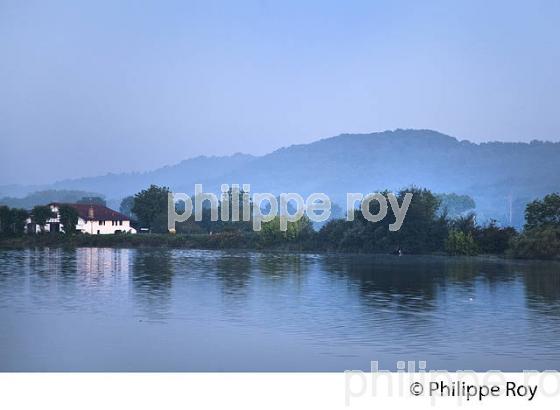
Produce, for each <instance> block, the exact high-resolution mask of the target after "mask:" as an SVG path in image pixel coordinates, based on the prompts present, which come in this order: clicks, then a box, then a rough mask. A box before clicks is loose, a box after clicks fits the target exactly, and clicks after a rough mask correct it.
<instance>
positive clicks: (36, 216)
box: [31, 205, 56, 232]
mask: <svg viewBox="0 0 560 410" xmlns="http://www.w3.org/2000/svg"><path fill="white" fill-rule="evenodd" d="M55 216H56V215H55V214H54V213H53V211H52V210H51V207H50V206H48V205H37V206H34V207H33V209H32V210H31V221H32V222H33V223H35V224H37V225H39V227H40V228H41V232H45V224H46V223H47V221H48V220H49V219H51V218H54V217H55Z"/></svg>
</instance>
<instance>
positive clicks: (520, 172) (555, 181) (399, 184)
mask: <svg viewBox="0 0 560 410" xmlns="http://www.w3.org/2000/svg"><path fill="white" fill-rule="evenodd" d="M152 183H153V184H158V185H167V186H169V187H171V188H172V189H173V190H175V191H178V192H187V193H191V192H192V191H193V188H194V184H195V183H202V184H204V188H205V190H208V191H209V190H213V191H217V190H218V189H219V186H220V184H222V183H239V184H242V183H250V184H251V190H252V192H257V191H260V192H265V191H266V192H269V191H270V192H273V193H280V192H290V191H292V192H299V193H301V194H309V193H311V192H325V193H327V194H329V195H331V197H332V198H333V200H334V201H335V202H338V203H340V204H341V205H344V201H345V199H344V198H345V194H346V192H364V193H367V192H372V191H377V190H381V189H391V190H396V189H400V188H403V187H406V186H409V185H417V186H422V187H427V188H429V189H431V190H432V191H434V192H438V193H449V192H454V193H457V194H468V195H470V196H471V197H473V198H474V200H475V201H476V204H477V212H478V214H479V217H480V218H481V219H482V220H485V219H488V218H496V219H498V220H500V221H502V222H504V223H507V222H509V219H510V204H511V214H512V217H513V220H512V222H513V224H514V225H517V226H519V225H520V224H521V223H522V221H523V209H524V205H525V203H526V202H528V201H529V200H532V199H534V198H536V197H540V196H543V195H544V194H546V193H549V192H553V191H559V190H560V143H551V142H540V141H533V142H531V143H503V142H489V143H482V144H474V143H471V142H468V141H459V140H457V139H456V138H453V137H451V136H448V135H444V134H441V133H438V132H435V131H430V130H395V131H385V132H380V133H372V134H343V135H339V136H336V137H332V138H327V139H323V140H320V141H317V142H314V143H311V144H304V145H294V146H290V147H287V148H282V149H279V150H277V151H274V152H272V153H270V154H267V155H264V156H261V157H254V156H250V155H244V154H236V155H233V156H229V157H197V158H193V159H189V160H185V161H182V162H180V163H178V164H176V165H172V166H168V167H164V168H160V169H156V170H154V171H150V172H145V173H129V174H109V175H106V176H101V177H95V178H82V179H74V180H65V181H60V182H57V183H55V184H52V185H49V186H48V187H47V188H48V189H75V190H84V191H92V192H99V193H102V194H104V195H105V196H106V197H107V198H109V199H118V198H122V197H124V196H126V195H130V194H133V193H135V192H137V191H138V190H140V189H142V188H144V187H146V186H148V185H149V184H152Z"/></svg>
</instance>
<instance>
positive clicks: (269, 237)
mask: <svg viewBox="0 0 560 410" xmlns="http://www.w3.org/2000/svg"><path fill="white" fill-rule="evenodd" d="M313 232H314V231H313V226H312V224H311V221H310V220H309V218H308V217H307V216H303V217H302V218H300V219H299V220H297V221H295V222H288V226H287V229H286V230H285V231H281V230H280V217H279V216H276V217H275V218H274V219H273V220H271V221H268V222H265V223H263V224H262V228H261V231H260V232H259V242H260V243H261V244H263V245H271V244H278V243H283V242H298V241H299V242H301V241H306V240H310V239H311V237H312V236H313Z"/></svg>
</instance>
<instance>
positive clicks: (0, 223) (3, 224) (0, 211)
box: [0, 205, 11, 234]
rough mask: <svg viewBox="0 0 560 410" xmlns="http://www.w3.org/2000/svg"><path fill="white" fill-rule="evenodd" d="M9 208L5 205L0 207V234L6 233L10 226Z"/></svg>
mask: <svg viewBox="0 0 560 410" xmlns="http://www.w3.org/2000/svg"><path fill="white" fill-rule="evenodd" d="M10 223H11V218H10V208H8V207H7V206H5V205H0V234H6V233H8V226H10Z"/></svg>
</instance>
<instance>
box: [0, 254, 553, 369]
mask: <svg viewBox="0 0 560 410" xmlns="http://www.w3.org/2000/svg"><path fill="white" fill-rule="evenodd" d="M0 329H1V330H0V371H45V370H50V371H59V370H64V371H71V370H72V371H101V370H105V371H222V370H225V371H246V370H247V371H288V370H293V371H323V370H331V371H339V370H346V369H366V370H367V369H368V368H369V366H370V364H369V363H370V361H372V360H378V361H379V362H380V366H381V368H384V369H388V370H395V369H396V362H397V360H426V361H427V363H428V368H429V369H448V370H457V369H475V370H488V369H501V370H523V369H535V370H544V369H560V265H559V264H557V263H552V262H551V263H545V262H517V261H514V262H511V261H510V262H507V261H491V260H482V259H480V260H479V259H461V258H444V257H413V256H404V257H400V258H399V257H392V256H340V255H299V254H260V253H247V252H219V251H192V250H159V249H158V250H156V249H150V250H139V249H97V248H83V249H77V250H61V249H40V250H39V249H37V250H0Z"/></svg>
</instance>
